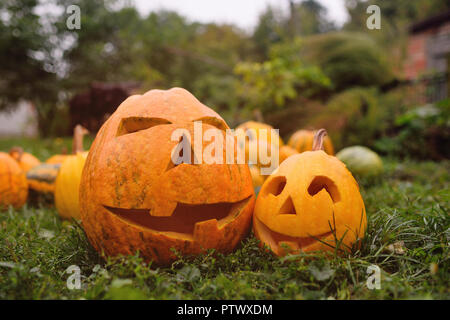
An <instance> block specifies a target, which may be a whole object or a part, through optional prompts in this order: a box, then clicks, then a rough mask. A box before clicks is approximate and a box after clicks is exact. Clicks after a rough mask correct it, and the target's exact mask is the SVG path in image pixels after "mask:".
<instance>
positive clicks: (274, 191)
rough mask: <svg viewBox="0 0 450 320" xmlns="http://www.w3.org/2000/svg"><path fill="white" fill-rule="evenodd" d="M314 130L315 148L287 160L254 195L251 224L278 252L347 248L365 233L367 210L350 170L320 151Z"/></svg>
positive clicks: (320, 137)
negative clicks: (254, 201)
mask: <svg viewBox="0 0 450 320" xmlns="http://www.w3.org/2000/svg"><path fill="white" fill-rule="evenodd" d="M324 134H326V131H325V130H323V129H321V130H319V131H318V132H317V134H316V138H315V144H314V147H313V151H307V152H304V153H301V154H298V155H293V156H291V157H289V158H288V159H286V160H285V161H284V162H283V163H282V164H281V165H280V166H279V167H278V169H277V170H275V171H274V172H273V173H272V175H271V176H269V177H268V178H267V179H266V181H265V182H264V184H263V186H262V187H261V190H260V192H259V194H258V199H257V200H256V204H255V212H254V216H253V229H254V232H255V235H256V237H257V238H258V239H260V240H261V243H262V244H264V245H267V246H268V247H269V248H270V250H271V251H272V252H273V253H275V254H276V255H284V254H285V253H286V252H288V251H292V252H294V253H298V252H300V251H303V252H310V251H316V250H324V251H326V250H335V249H334V247H336V241H335V239H338V240H341V241H342V243H341V245H340V247H339V249H341V250H344V251H345V250H349V249H350V247H351V246H352V244H354V243H355V242H356V240H357V239H359V238H361V237H362V236H363V235H364V231H365V228H366V213H365V208H364V202H363V199H362V197H361V194H360V192H359V187H358V184H357V182H356V181H355V179H354V178H353V176H352V174H351V173H350V171H348V170H347V168H346V167H345V165H344V164H343V163H342V162H341V161H339V160H338V159H337V158H336V157H334V156H329V155H327V154H326V153H325V152H324V151H322V143H323V135H324Z"/></svg>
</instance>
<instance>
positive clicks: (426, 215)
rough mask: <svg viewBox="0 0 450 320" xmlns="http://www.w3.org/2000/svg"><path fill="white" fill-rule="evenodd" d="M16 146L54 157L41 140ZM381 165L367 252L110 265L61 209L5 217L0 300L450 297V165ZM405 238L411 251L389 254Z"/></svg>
mask: <svg viewBox="0 0 450 320" xmlns="http://www.w3.org/2000/svg"><path fill="white" fill-rule="evenodd" d="M18 144H20V145H34V146H35V147H40V148H41V149H42V150H41V154H44V153H50V150H47V147H48V146H47V144H41V143H39V142H37V141H34V140H33V141H25V140H24V141H18ZM3 145H5V144H4V141H0V146H3ZM2 148H3V147H2ZM44 150H45V152H44ZM384 162H385V165H386V166H385V168H386V171H385V172H384V173H383V176H382V179H380V181H379V182H378V183H376V184H375V183H372V182H366V181H360V186H361V191H362V193H363V197H364V201H365V204H366V209H367V213H368V219H369V224H368V229H367V235H366V238H365V239H364V241H363V242H362V244H361V248H360V250H355V251H354V252H353V253H352V254H349V255H345V256H342V257H335V258H331V259H329V258H324V256H322V255H316V256H315V258H314V259H311V257H306V256H303V255H297V256H288V257H285V258H281V259H280V258H277V257H275V256H273V255H271V254H270V253H268V252H267V251H265V250H263V249H261V248H260V247H259V246H258V241H257V240H256V239H255V238H254V237H253V235H250V236H249V237H248V238H247V239H245V240H244V241H243V242H242V243H241V245H240V246H239V247H238V248H237V250H236V251H234V252H233V253H231V254H228V255H222V254H217V253H214V252H213V251H211V252H208V253H206V254H203V255H201V256H198V257H180V258H179V259H178V260H177V261H176V262H174V263H173V264H172V265H171V266H169V267H165V268H156V267H154V266H152V265H151V264H148V263H145V262H144V261H143V259H142V258H141V257H140V255H139V254H138V253H136V254H135V255H132V256H126V257H122V256H120V257H116V258H109V259H107V260H106V261H104V260H102V259H101V258H100V257H99V256H98V254H97V253H96V252H95V251H94V249H93V248H92V247H91V245H90V244H89V242H88V240H87V238H86V236H85V234H84V232H83V230H82V228H81V226H80V225H79V224H77V223H74V222H67V221H62V220H60V218H59V217H58V215H57V213H56V211H55V209H54V208H48V207H43V206H37V207H30V206H27V207H24V208H23V209H20V210H14V209H12V208H10V209H7V210H4V211H2V212H0V299H327V298H331V299H418V298H433V299H449V298H450V292H449V289H448V282H449V280H450V279H449V274H448V269H449V268H450V265H449V259H448V257H449V247H448V246H447V245H446V244H447V242H448V236H449V235H448V228H449V227H450V220H449V215H448V209H449V208H448V191H447V190H448V187H449V186H448V183H449V181H450V177H449V172H450V163H449V162H448V161H444V162H441V163H433V162H422V163H418V162H412V161H405V162H400V163H399V162H397V161H395V160H393V159H384ZM399 241H403V243H404V251H405V252H404V253H398V252H395V251H392V250H391V249H390V248H391V246H392V245H393V244H395V243H397V242H399ZM372 264H377V265H378V266H379V267H380V268H381V270H382V279H381V290H368V289H367V287H366V279H367V267H368V266H370V265H372ZM432 264H435V265H437V269H430V266H431V265H432ZM71 265H77V266H79V267H80V269H81V282H82V286H81V289H80V290H69V289H67V286H66V281H67V279H68V277H69V274H68V273H67V272H66V269H67V268H68V267H69V266H71Z"/></svg>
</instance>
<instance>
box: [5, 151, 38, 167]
mask: <svg viewBox="0 0 450 320" xmlns="http://www.w3.org/2000/svg"><path fill="white" fill-rule="evenodd" d="M9 155H10V156H11V157H12V158H13V159H14V160H16V161H17V163H18V164H19V166H20V168H22V170H23V171H25V172H27V171H28V170H30V169H32V168H34V167H36V166H38V165H40V164H41V162H40V161H39V159H38V158H36V157H35V156H33V155H32V154H31V153H28V152H23V149H22V148H21V147H13V148H11V150H9Z"/></svg>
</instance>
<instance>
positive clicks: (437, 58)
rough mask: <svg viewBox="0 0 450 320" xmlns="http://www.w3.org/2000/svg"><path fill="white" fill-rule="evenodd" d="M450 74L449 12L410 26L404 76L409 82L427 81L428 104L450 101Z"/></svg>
mask: <svg viewBox="0 0 450 320" xmlns="http://www.w3.org/2000/svg"><path fill="white" fill-rule="evenodd" d="M449 71H450V11H447V12H444V13H442V14H439V15H437V16H434V17H430V18H428V19H426V20H423V21H420V22H417V23H415V24H414V25H412V26H411V28H410V36H409V39H408V47H407V59H406V62H405V65H404V74H405V77H406V79H407V80H410V81H415V80H420V79H421V80H422V81H425V85H426V86H427V90H428V92H427V94H428V99H427V100H428V101H429V102H433V101H437V100H441V99H444V98H446V97H449V92H448V74H449ZM430 86H431V87H432V88H431V89H430Z"/></svg>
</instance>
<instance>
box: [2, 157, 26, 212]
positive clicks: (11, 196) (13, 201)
mask: <svg viewBox="0 0 450 320" xmlns="http://www.w3.org/2000/svg"><path fill="white" fill-rule="evenodd" d="M27 197H28V185H27V180H26V178H25V173H24V171H23V170H22V169H21V168H20V167H19V165H18V164H17V162H16V161H15V160H14V159H13V158H12V157H11V156H9V154H7V153H5V152H0V209H3V208H5V207H7V206H9V205H11V206H13V207H15V208H20V207H21V206H23V205H24V204H25V202H26V200H27Z"/></svg>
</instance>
